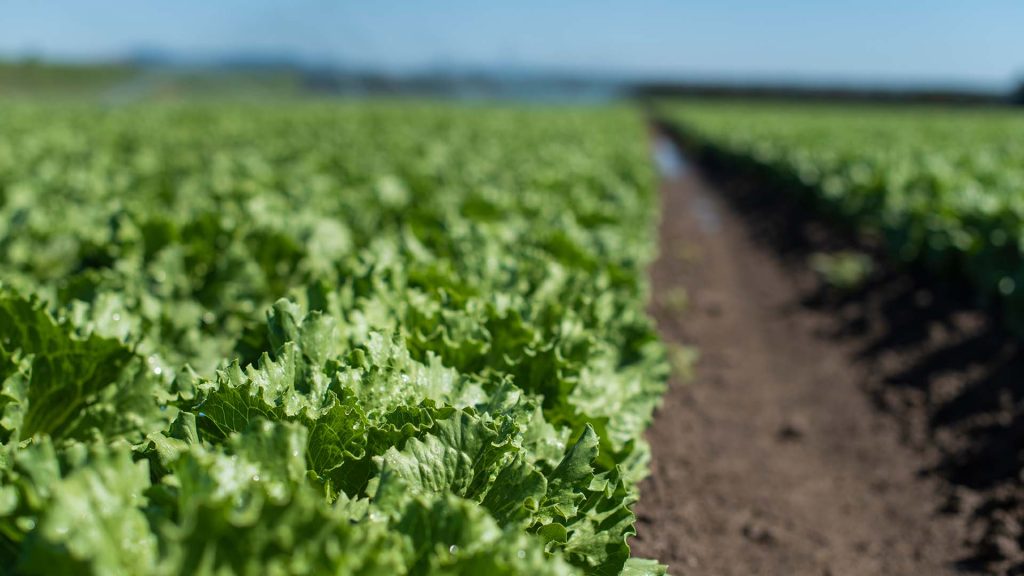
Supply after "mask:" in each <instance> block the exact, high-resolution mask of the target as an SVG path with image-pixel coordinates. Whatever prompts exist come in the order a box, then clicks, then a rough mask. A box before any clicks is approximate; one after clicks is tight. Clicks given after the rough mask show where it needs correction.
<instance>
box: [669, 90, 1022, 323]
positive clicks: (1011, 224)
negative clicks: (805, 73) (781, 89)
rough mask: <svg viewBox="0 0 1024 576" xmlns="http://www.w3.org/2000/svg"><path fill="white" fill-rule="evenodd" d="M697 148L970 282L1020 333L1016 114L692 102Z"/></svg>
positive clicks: (916, 261) (907, 256) (901, 256)
mask: <svg viewBox="0 0 1024 576" xmlns="http://www.w3.org/2000/svg"><path fill="white" fill-rule="evenodd" d="M664 112H665V115H666V117H667V118H669V119H671V121H674V122H676V123H677V125H678V126H680V127H682V128H683V129H684V130H686V131H687V133H688V134H689V136H690V137H691V138H693V139H694V141H695V142H698V143H699V144H698V146H699V147H700V148H701V149H702V150H704V151H706V152H710V153H711V154H714V155H717V156H719V157H721V158H724V159H726V162H732V163H734V164H742V165H746V166H748V167H750V166H753V167H757V168H760V169H761V170H763V172H762V174H764V175H767V176H768V177H769V178H773V179H775V180H776V181H779V182H782V183H783V185H784V186H785V187H787V188H790V189H801V190H802V191H803V197H801V198H799V200H800V201H803V202H806V203H807V204H808V206H811V207H813V208H814V209H815V210H818V211H820V212H822V213H825V214H827V215H829V216H830V217H832V218H833V221H835V222H838V223H841V224H843V225H845V226H846V227H848V228H849V229H851V230H853V231H855V232H856V233H858V234H860V235H862V236H866V237H868V238H871V239H873V240H875V241H877V242H878V243H879V244H880V245H882V246H883V247H884V248H885V249H886V250H887V251H888V253H889V254H890V255H891V256H892V257H893V258H894V259H896V260H899V261H902V262H907V263H911V264H913V265H920V266H922V267H924V268H927V269H929V271H930V272H931V273H933V274H936V275H937V277H939V278H958V279H962V280H966V281H967V282H968V283H969V284H970V285H971V287H972V288H973V289H974V291H975V293H976V294H977V295H978V296H979V297H980V298H981V299H983V300H985V301H988V302H992V303H995V304H997V305H998V306H1000V307H1001V308H1002V310H1003V315H1004V319H1005V320H1006V321H1007V322H1008V324H1009V325H1010V326H1012V327H1013V328H1014V329H1015V330H1017V331H1018V332H1022V333H1024V197H1022V196H1021V194H1020V191H1021V190H1022V189H1024V139H1022V138H1021V135H1022V134H1024V116H1022V115H1021V114H1020V113H1019V111H1017V110H1012V109H1010V110H1006V109H1003V110H998V109H975V110H970V109H968V110H964V109H951V108H940V107H930V108H928V107H920V108H907V107H902V108H901V107H892V106H890V107H885V106H878V105H875V106H870V105H861V106H849V105H846V106H840V105H822V104H818V105H811V106H806V105H797V104H769V105H765V104H763V103H761V104H756V103H728V102H726V103H708V102H703V103H701V102H689V103H684V104H678V103H676V104H669V105H667V106H665V107H664Z"/></svg>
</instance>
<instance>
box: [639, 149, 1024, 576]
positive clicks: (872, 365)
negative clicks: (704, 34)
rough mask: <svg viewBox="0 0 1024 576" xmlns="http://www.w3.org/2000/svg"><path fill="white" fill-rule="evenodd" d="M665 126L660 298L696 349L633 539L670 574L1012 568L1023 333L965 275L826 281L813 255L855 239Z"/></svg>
mask: <svg viewBox="0 0 1024 576" xmlns="http://www.w3.org/2000/svg"><path fill="white" fill-rule="evenodd" d="M655 137H656V140H657V141H658V142H659V144H657V145H656V152H657V156H658V158H659V164H661V165H662V168H663V170H662V176H663V180H662V188H661V191H662V203H663V211H662V214H663V216H662V219H663V221H662V224H661V232H660V244H661V255H660V258H659V259H658V260H657V262H656V263H655V264H654V266H653V267H652V269H651V271H650V274H651V279H652V283H653V289H654V298H653V302H652V305H651V312H652V314H653V315H654V316H655V318H656V319H657V321H658V326H659V330H660V332H661V334H662V336H663V338H664V339H665V340H666V342H668V343H669V345H670V347H672V346H679V345H685V346H693V347H696V348H697V349H698V350H699V353H700V357H699V360H698V362H697V365H696V369H695V372H694V373H695V376H694V377H693V379H692V380H690V381H685V382H684V381H682V380H681V379H680V378H679V377H674V378H673V381H672V382H671V388H670V391H669V393H668V394H667V396H666V398H665V402H664V405H663V406H662V407H661V409H660V410H659V412H658V413H657V415H656V419H655V423H654V425H653V427H652V428H651V429H650V431H649V433H648V439H649V441H650V442H651V445H652V448H653V459H652V475H651V477H650V478H649V479H648V480H647V481H645V483H644V484H642V485H641V497H640V502H639V504H638V505H637V508H636V512H637V514H638V535H637V537H636V538H635V539H634V540H633V542H632V546H633V553H634V555H638V556H645V557H653V558H657V559H659V560H660V561H662V562H666V563H668V564H670V571H671V573H673V574H677V575H678V574H702V575H731V574H743V575H749V574H786V575H790V574H795V575H803V574H810V575H826V574H829V575H846V574H855V575H860V574H864V575H873V574H899V575H903V574H906V575H926V574H927V575H931V574H936V575H941V574H962V573H1015V572H1014V571H1015V570H1016V569H1017V568H1018V567H1019V566H1020V565H1021V564H1022V559H1021V552H1020V542H1021V523H1020V519H1021V517H1022V515H1021V510H1022V509H1024V506H1022V505H1021V502H1024V498H1022V497H1021V489H1020V481H1019V479H1018V477H1019V475H1020V471H1021V459H1020V458H1019V457H1018V450H1017V446H1022V445H1024V443H1022V442H1020V441H1021V440H1022V435H1024V426H1022V425H1021V420H1022V419H1021V418H1018V415H1019V414H1020V413H1021V410H1020V404H1021V402H1020V398H1019V397H1018V396H1019V393H1015V392H1013V390H1014V388H1017V389H1020V388H1022V387H1024V386H1022V384H1024V380H1021V378H1024V361H1022V359H1021V358H1022V355H1021V354H1020V352H1019V346H1018V345H1016V344H1013V343H1012V339H1011V338H1009V337H1007V336H1006V335H1005V334H1004V333H1003V332H1002V331H1001V330H1000V329H999V328H998V327H997V326H994V325H993V323H992V322H991V321H990V320H989V318H990V317H991V315H990V314H989V313H988V312H986V311H985V310H982V309H979V308H978V307H976V306H974V304H973V302H972V301H971V299H970V298H969V297H968V296H966V295H964V294H963V293H962V292H961V291H960V290H959V289H958V288H957V287H955V286H942V285H941V284H937V283H935V282H929V281H927V280H922V279H921V277H920V276H919V275H917V274H914V273H911V272H908V271H906V270H893V269H891V268H890V267H888V266H887V265H886V264H885V263H884V262H883V261H882V260H881V259H879V260H878V264H877V266H876V268H877V269H876V271H875V273H874V274H873V275H872V277H871V278H870V279H869V281H868V282H867V284H866V285H865V286H864V287H862V288H860V289H858V290H856V291H853V292H849V291H848V292H840V291H838V290H836V289H834V288H830V287H828V286H827V285H825V284H824V282H823V281H822V279H821V278H819V277H818V276H817V275H816V274H815V273H814V272H813V271H812V270H811V269H810V267H809V266H808V265H807V259H808V256H809V255H810V254H812V253H814V252H816V251H823V250H824V251H830V250H835V249H839V248H844V247H849V246H850V245H851V244H857V243H860V242H861V240H857V239H850V238H846V237H843V235H842V234H841V233H839V232H836V231H835V230H834V228H833V227H829V226H827V225H826V224H824V223H822V222H821V221H818V220H816V219H815V218H814V217H813V216H810V215H808V214H806V213H805V210H803V209H802V208H801V206H799V205H797V204H795V203H794V202H793V201H791V200H790V198H792V196H787V195H785V194H781V193H780V191H778V190H772V189H770V187H769V186H767V185H765V184H763V181H762V182H759V181H758V180H757V179H753V180H752V179H750V178H749V177H748V176H746V175H738V174H730V173H729V171H728V170H722V169H720V168H721V167H715V166H708V165H701V166H700V167H699V168H698V167H696V166H687V165H684V164H682V160H681V159H680V158H678V157H676V156H675V155H674V152H673V145H672V144H671V141H670V140H669V139H668V138H667V137H665V136H664V135H661V134H659V133H656V134H655ZM862 247H863V245H862ZM868 250H869V251H870V248H868ZM683 291H685V294H686V297H685V298H682V297H681V294H683ZM683 300H685V301H686V306H685V307H682V306H680V302H681V301H683ZM1015 383H1016V385H1015Z"/></svg>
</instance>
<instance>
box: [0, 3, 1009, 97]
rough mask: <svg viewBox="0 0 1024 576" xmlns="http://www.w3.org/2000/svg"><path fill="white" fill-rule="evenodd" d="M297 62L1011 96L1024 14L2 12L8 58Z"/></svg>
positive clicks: (976, 7) (514, 7)
mask: <svg viewBox="0 0 1024 576" xmlns="http://www.w3.org/2000/svg"><path fill="white" fill-rule="evenodd" d="M140 47H146V48H156V49H164V50H169V51H174V52H179V53H185V54H191V55H195V56H202V55H210V54H216V53H226V52H234V53H237V52H247V51H252V52H261V53H276V52H281V53H286V54H289V55H292V56H297V57H303V58H310V59H316V60H320V61H329V62H338V63H349V64H359V65H368V66H375V67H381V68H387V69H391V70H403V69H405V70H408V69H415V68H421V67H425V66H442V65H445V66H481V67H488V66H521V67H541V68H550V69H559V70H577V71H584V72H595V71H596V72H602V71H603V72H609V73H616V74H619V73H625V74H633V75H640V76H661V77H670V78H671V77H674V78H716V79H723V78H724V79H736V80H743V79H754V80H771V79H788V80H807V81H814V80H827V81H867V82H881V83H885V82H964V83H969V84H976V85H984V86H993V87H1000V86H1008V85H1009V84H1010V83H1011V82H1013V81H1016V80H1018V79H1021V78H1024V1H1022V0H988V1H985V0H980V1H973V2H972V1H967V0H962V1H932V2H923V1H913V0H907V1H904V2H899V1H896V0H888V1H880V0H845V1H841V2H840V1H831V0H817V1H811V0H772V1H767V0H764V1H754V0H718V1H705V2H693V1H691V2H685V1H675V2H668V1H654V0H647V1H642V0H638V1H634V2H622V1H618V2H611V1H606V0H590V1H586V2H584V1H578V0H563V1H561V2H550V1H549V2H543V1H540V0H517V1H515V2H501V3H498V2H480V1H476V2H470V1H434V2H412V1H407V2H400V1H395V0H372V1H371V0H364V1H360V2H328V1H324V0H292V1H290V2H285V1H283V0H282V1H278V2H270V1H266V0H177V1H174V2H170V1H167V0H161V1H155V0H135V1H115V0H97V1H91V2H83V1H81V0H0V54H3V55H24V54H27V53H33V54H36V55H43V56H50V57H58V58H84V59H95V58H107V57H114V56H117V55H120V54H124V53H126V52H128V51H131V50H133V49H137V48H140Z"/></svg>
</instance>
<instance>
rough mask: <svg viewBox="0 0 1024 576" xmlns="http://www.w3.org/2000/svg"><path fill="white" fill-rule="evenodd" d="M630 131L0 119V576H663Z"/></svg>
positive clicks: (649, 215)
mask: <svg viewBox="0 0 1024 576" xmlns="http://www.w3.org/2000/svg"><path fill="white" fill-rule="evenodd" d="M643 136H644V134H643V125H642V122H641V120H640V119H639V118H638V117H637V116H636V115H635V114H634V113H632V112H629V111H627V110H615V109H601V110H596V109H595V110H567V109H559V110H542V109H536V110H511V109H484V108H480V109H473V110H468V109H456V108H446V107H439V106H427V105H424V106H408V105H403V106H396V105H385V104H358V105H356V104H352V105H337V104H332V105H315V104H310V105H293V106H290V107H287V108H266V107H263V108H260V107H245V106H237V105H236V106H232V107H224V106H206V107H202V106H199V107H197V106H190V107H163V108H161V107H157V106H149V107H145V108H130V109H117V110H110V109H99V108H81V109H74V108H72V109H60V110H57V109H53V108H42V107H31V106H27V107H16V106H15V107H11V106H8V107H6V108H5V111H4V114H3V115H0V261H2V262H3V266H0V280H2V282H3V286H2V288H0V383H2V389H0V442H2V449H0V572H6V573H26V574H29V573H38V574H62V573H63V574H87V573H93V574H456V573H458V574H524V573H530V574H535V575H541V574H578V573H586V574H619V573H626V574H661V573H664V567H662V566H659V565H658V564H657V563H655V562H653V561H645V560H638V559H631V558H630V557H629V547H628V544H627V539H628V538H629V537H630V536H631V535H632V534H633V533H634V531H633V525H634V516H633V513H632V512H631V505H632V504H633V503H634V501H635V500H636V496H637V490H636V485H637V482H638V481H639V480H640V479H641V478H642V477H643V476H644V474H645V473H646V464H647V460H648V454H649V452H648V447H647V446H646V445H645V443H644V441H643V436H642V433H643V430H644V429H645V427H646V426H647V424H648V423H649V420H650V417H651V413H652V411H653V409H654V407H655V405H656V404H657V402H658V399H659V397H660V394H661V393H662V391H663V387H664V381H665V378H666V375H667V368H666V364H665V362H664V353H663V349H662V347H661V345H660V344H659V342H658V340H657V338H656V336H655V333H654V331H653V330H652V324H651V321H650V319H649V318H648V317H647V316H646V315H645V312H644V302H645V300H646V298H647V291H648V287H647V284H646V280H645V273H644V268H645V265H646V264H647V263H648V262H649V261H650V260H651V258H652V256H653V250H654V243H653V234H652V229H653V226H654V219H655V198H654V192H653V190H654V188H653V185H652V174H651V173H650V168H649V162H648V159H647V157H646V149H645V143H644V141H645V139H644V137H643Z"/></svg>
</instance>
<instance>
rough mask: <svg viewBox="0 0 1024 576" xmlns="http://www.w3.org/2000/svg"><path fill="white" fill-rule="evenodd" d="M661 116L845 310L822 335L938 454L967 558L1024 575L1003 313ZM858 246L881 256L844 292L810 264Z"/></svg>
mask: <svg viewBox="0 0 1024 576" xmlns="http://www.w3.org/2000/svg"><path fill="white" fill-rule="evenodd" d="M658 126H659V128H660V129H661V130H662V131H663V132H664V133H666V134H667V135H668V136H669V137H670V138H671V139H673V140H674V141H675V142H676V143H677V144H678V145H679V146H680V147H681V148H682V149H683V150H684V151H685V152H686V154H687V157H688V158H689V160H690V161H691V162H692V163H693V165H694V166H695V167H696V168H697V169H698V170H699V171H700V174H701V176H702V177H703V178H704V179H705V180H706V181H707V182H709V183H710V184H712V186H711V187H712V188H713V189H714V190H716V191H718V193H719V194H720V195H721V196H722V197H723V199H724V200H725V201H726V202H727V203H728V204H729V205H731V207H732V208H733V209H734V211H735V212H736V213H738V214H739V215H740V216H741V217H742V219H743V220H744V222H745V224H746V227H747V229H748V231H749V233H750V234H751V236H752V237H753V238H754V239H755V240H757V241H758V242H759V243H761V244H762V245H766V246H769V247H771V249H772V252H774V253H775V254H776V256H777V257H778V258H780V259H781V260H782V261H783V262H784V263H786V264H787V265H788V266H791V268H792V269H793V270H794V274H797V275H802V276H804V277H806V278H805V279H806V280H807V282H806V284H807V289H806V290H805V294H804V297H803V300H802V301H801V302H800V303H799V305H801V306H805V307H808V308H812V309H817V310H821V311H823V312H827V313H829V314H830V315H833V316H834V317H836V318H838V319H839V322H838V323H837V325H836V328H835V329H834V330H832V331H831V332H830V333H828V334H825V335H824V337H828V338H832V339H835V340H837V341H840V342H842V343H844V345H849V346H851V347H852V348H853V349H854V350H855V361H857V362H864V363H866V364H867V365H868V366H870V367H871V369H872V372H873V373H875V374H877V375H878V377H877V378H873V379H872V381H871V382H866V383H865V388H866V390H867V391H868V393H869V394H871V396H872V398H873V399H874V401H875V402H876V403H877V405H878V406H879V408H880V409H882V410H884V411H886V412H890V413H892V414H894V415H895V416H897V418H898V421H899V422H900V424H901V426H902V428H903V433H904V436H905V438H906V440H907V442H908V443H909V444H910V445H911V446H913V447H914V448H916V449H919V450H922V451H925V452H926V453H929V454H931V455H932V456H933V457H932V458H931V459H930V460H931V461H933V462H934V467H933V468H932V469H930V470H923V471H922V473H924V474H937V475H938V476H939V477H941V478H943V479H944V480H945V482H946V483H947V484H948V488H949V497H948V502H947V505H946V506H945V507H944V508H943V510H941V511H938V512H941V513H949V514H958V515H962V516H964V517H965V519H966V520H967V522H968V523H969V525H970V527H971V529H970V534H971V536H970V538H971V542H972V544H973V545H974V546H973V549H974V550H976V554H975V555H974V556H972V557H970V558H965V559H963V561H962V562H961V564H960V567H961V568H963V569H965V570H968V571H974V570H992V569H998V570H1000V571H1005V572H1006V573H1010V574H1024V552H1022V551H1021V550H1022V542H1024V528H1022V525H1024V489H1022V487H1021V475H1022V467H1024V466H1022V464H1024V462H1022V458H1021V456H1022V451H1021V448H1022V447H1024V347H1022V346H1021V345H1020V344H1019V343H1018V341H1017V340H1016V339H1015V338H1014V337H1012V336H1011V335H1010V334H1009V333H1008V331H1007V330H1005V329H1004V328H1003V327H1001V326H1000V325H999V323H998V322H996V321H994V320H993V318H997V317H998V314H996V313H993V312H995V311H993V310H988V309H985V308H984V307H983V306H980V305H978V304H977V300H976V298H974V297H973V296H972V295H971V293H970V290H969V289H967V287H966V286H964V285H959V284H956V283H954V282H950V281H948V280H938V279H937V278H936V277H934V276H933V275H930V274H928V273H926V272H924V271H922V270H914V269H907V268H906V267H905V266H902V267H901V266H897V265H894V264H893V263H892V262H891V261H890V260H887V259H886V257H885V256H884V254H883V252H882V250H881V249H880V247H879V246H878V245H877V243H874V242H872V241H871V240H870V239H863V238H857V237H856V236H855V234H854V233H853V231H851V230H848V229H844V228H842V227H841V226H837V225H835V224H834V223H830V222H829V221H828V217H827V215H826V216H822V215H821V214H822V211H821V210H820V209H819V208H817V207H815V205H814V197H813V193H812V192H813V191H811V190H809V189H807V188H806V187H805V186H803V185H802V184H800V183H799V182H798V181H794V180H792V179H787V178H785V177H784V176H780V175H778V174H774V173H771V172H767V171H765V170H764V169H763V168H760V167H758V166H756V165H753V164H752V163H750V162H749V161H746V160H744V159H742V158H736V157H729V156H726V155H724V154H722V153H721V152H720V151H717V150H714V149H709V148H707V147H702V146H699V145H696V144H694V143H693V142H690V141H688V140H687V139H686V138H685V137H684V136H683V135H682V134H680V133H679V132H678V131H676V130H674V129H673V128H672V127H670V126H667V125H666V124H659V125H658ZM833 222H834V221H833ZM848 249H854V250H858V251H861V252H866V253H868V254H870V255H871V256H872V258H873V260H874V262H875V264H876V265H875V269H874V272H873V273H872V274H871V276H870V277H869V278H868V279H867V281H866V282H865V283H864V284H863V285H862V286H861V287H859V288H857V289H855V290H847V291H838V290H836V289H834V288H831V287H829V286H827V285H826V284H825V283H824V282H822V281H820V280H819V279H817V278H816V277H815V275H814V273H813V272H811V271H810V269H809V267H808V264H807V263H808V259H809V257H810V256H811V255H812V254H814V253H819V252H834V251H838V250H848Z"/></svg>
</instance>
